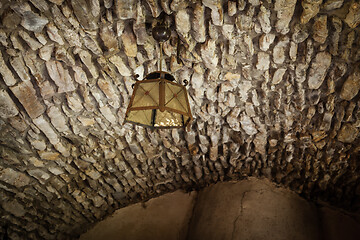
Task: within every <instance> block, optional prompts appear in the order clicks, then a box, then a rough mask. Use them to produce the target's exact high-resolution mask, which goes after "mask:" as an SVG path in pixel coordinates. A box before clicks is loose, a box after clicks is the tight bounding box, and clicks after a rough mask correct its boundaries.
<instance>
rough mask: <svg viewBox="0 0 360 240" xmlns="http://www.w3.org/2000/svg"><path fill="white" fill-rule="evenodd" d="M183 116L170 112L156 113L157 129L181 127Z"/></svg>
mask: <svg viewBox="0 0 360 240" xmlns="http://www.w3.org/2000/svg"><path fill="white" fill-rule="evenodd" d="M182 125H183V124H182V117H181V114H178V113H173V112H169V111H166V110H165V111H164V112H161V111H156V117H155V125H154V126H155V127H180V126H182Z"/></svg>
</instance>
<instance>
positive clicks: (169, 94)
mask: <svg viewBox="0 0 360 240" xmlns="http://www.w3.org/2000/svg"><path fill="white" fill-rule="evenodd" d="M184 96H185V95H184V89H183V88H182V86H177V85H174V84H171V83H166V87H165V106H166V107H169V108H172V109H176V110H178V111H181V112H188V111H187V105H186V101H185V103H184V101H183V100H182V98H184Z"/></svg>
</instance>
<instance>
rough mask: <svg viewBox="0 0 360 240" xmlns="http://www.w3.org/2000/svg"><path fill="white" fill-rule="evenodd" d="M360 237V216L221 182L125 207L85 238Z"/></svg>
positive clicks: (257, 185) (271, 190)
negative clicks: (196, 191)
mask: <svg viewBox="0 0 360 240" xmlns="http://www.w3.org/2000/svg"><path fill="white" fill-rule="evenodd" d="M196 195H197V196H196ZM195 201H196V203H195ZM194 203H195V204H194ZM193 208H194V209H193ZM164 210H165V211H164ZM190 215H192V216H191V220H190ZM359 236H360V216H359V215H351V214H349V213H346V212H343V211H341V210H339V209H334V208H330V207H328V206H318V205H315V204H314V203H310V202H308V201H306V200H304V199H302V198H300V197H299V196H298V195H296V194H295V193H293V192H291V191H289V190H288V189H284V188H277V187H276V186H275V185H274V184H271V183H270V182H268V181H266V180H257V179H249V180H244V181H241V182H228V183H217V184H215V185H212V186H209V187H206V188H205V189H203V190H201V191H200V192H199V193H198V194H196V193H195V192H192V193H191V194H188V193H183V192H179V191H177V192H175V193H171V194H165V195H164V196H161V197H159V198H155V199H152V200H150V201H149V202H146V203H144V204H143V205H142V204H135V205H132V206H129V207H125V208H123V209H120V210H117V211H115V213H114V214H113V215H112V216H111V217H108V218H106V219H105V220H104V221H102V222H100V223H98V224H96V225H95V227H93V228H92V229H90V230H89V231H88V232H87V233H85V234H83V235H82V236H81V237H80V240H100V239H107V240H115V239H128V240H142V239H167V240H185V239H187V240H200V239H207V240H232V239H254V240H288V239H293V240H319V239H322V240H357V239H358V238H359Z"/></svg>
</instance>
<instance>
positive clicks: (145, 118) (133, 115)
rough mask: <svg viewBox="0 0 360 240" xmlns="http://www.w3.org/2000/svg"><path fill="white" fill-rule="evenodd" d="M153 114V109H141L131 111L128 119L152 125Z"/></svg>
mask: <svg viewBox="0 0 360 240" xmlns="http://www.w3.org/2000/svg"><path fill="white" fill-rule="evenodd" d="M151 114H152V110H151V109H149V110H139V111H130V112H129V113H128V116H127V118H126V120H127V121H130V122H135V123H140V124H143V125H149V126H151Z"/></svg>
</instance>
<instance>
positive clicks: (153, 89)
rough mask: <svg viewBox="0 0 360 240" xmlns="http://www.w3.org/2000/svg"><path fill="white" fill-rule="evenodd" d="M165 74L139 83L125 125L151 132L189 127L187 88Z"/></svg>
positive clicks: (151, 74)
mask: <svg viewBox="0 0 360 240" xmlns="http://www.w3.org/2000/svg"><path fill="white" fill-rule="evenodd" d="M174 80H175V78H174V77H173V76H172V75H171V74H169V73H167V72H162V71H157V72H152V73H150V74H148V75H147V76H146V77H145V78H144V80H142V81H137V82H136V83H135V85H134V90H133V94H132V96H131V99H130V103H129V106H128V108H127V111H126V116H125V122H130V123H135V124H139V125H143V126H148V127H152V128H180V127H186V126H187V125H188V124H189V123H190V121H191V120H192V115H191V110H190V105H189V100H188V94H187V91H186V88H185V86H183V85H181V84H178V83H176V82H174Z"/></svg>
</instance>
